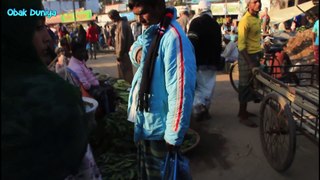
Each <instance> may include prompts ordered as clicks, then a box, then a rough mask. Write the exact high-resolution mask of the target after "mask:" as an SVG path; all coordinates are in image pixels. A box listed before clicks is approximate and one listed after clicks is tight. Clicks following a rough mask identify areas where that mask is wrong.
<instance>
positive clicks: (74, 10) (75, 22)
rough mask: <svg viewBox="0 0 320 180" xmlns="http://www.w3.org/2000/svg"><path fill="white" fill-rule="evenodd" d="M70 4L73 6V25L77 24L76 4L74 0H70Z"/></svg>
mask: <svg viewBox="0 0 320 180" xmlns="http://www.w3.org/2000/svg"><path fill="white" fill-rule="evenodd" d="M72 6H73V17H74V25H75V27H76V26H77V17H76V5H75V3H74V0H72Z"/></svg>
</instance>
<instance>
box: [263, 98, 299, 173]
mask: <svg viewBox="0 0 320 180" xmlns="http://www.w3.org/2000/svg"><path fill="white" fill-rule="evenodd" d="M260 139H261V143H262V149H263V153H264V155H265V156H266V158H267V160H268V162H269V164H270V165H271V166H272V168H273V169H275V170H276V171H278V172H284V171H285V170H287V169H288V168H289V167H290V166H291V164H292V161H293V158H294V155H295V150H296V134H295V123H294V120H293V116H292V113H291V110H290V106H289V104H287V103H286V100H285V99H284V98H283V97H281V96H280V95H277V94H276V93H270V94H268V95H267V96H266V97H265V98H264V99H263V102H262V104H261V107H260Z"/></svg>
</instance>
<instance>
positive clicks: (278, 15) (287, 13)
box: [269, 1, 315, 24]
mask: <svg viewBox="0 0 320 180" xmlns="http://www.w3.org/2000/svg"><path fill="white" fill-rule="evenodd" d="M314 6H315V5H314V4H313V2H312V1H308V2H305V3H302V4H299V5H296V6H293V7H289V8H285V9H280V10H272V11H270V12H269V16H270V19H271V21H270V23H271V24H277V23H281V22H284V21H287V20H289V19H292V18H293V17H295V16H298V15H300V14H302V13H304V12H306V11H308V10H309V9H311V8H313V7H314Z"/></svg>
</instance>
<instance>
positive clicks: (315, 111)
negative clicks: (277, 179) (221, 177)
mask: <svg viewBox="0 0 320 180" xmlns="http://www.w3.org/2000/svg"><path fill="white" fill-rule="evenodd" d="M270 68H287V70H288V68H291V70H292V69H293V68H296V71H292V72H291V73H290V77H291V78H288V79H291V80H288V79H287V80H286V81H281V80H279V79H277V78H275V75H274V74H268V73H266V72H264V71H263V70H261V69H259V68H255V69H253V74H254V78H253V81H255V83H254V84H255V86H256V92H257V93H258V94H259V95H261V96H262V97H263V100H262V103H261V106H260V138H261V143H262V147H263V152H264V155H265V156H266V158H267V160H268V162H269V164H270V165H271V166H272V167H273V168H274V169H275V170H277V171H279V172H283V171H285V170H287V169H288V168H289V167H290V166H291V164H292V162H293V159H294V155H295V149H296V135H299V134H303V135H306V136H307V137H308V138H310V139H311V140H312V141H313V142H315V144H319V85H318V84H317V83H316V82H315V81H316V80H315V68H316V67H315V66H314V65H300V66H292V67H270ZM297 69H298V70H297ZM292 77H294V78H292ZM292 79H295V80H292ZM297 80H298V81H297Z"/></svg>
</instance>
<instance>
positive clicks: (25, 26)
mask: <svg viewBox="0 0 320 180" xmlns="http://www.w3.org/2000/svg"><path fill="white" fill-rule="evenodd" d="M13 7H14V8H15V9H27V10H28V11H29V10H30V9H42V8H43V6H42V3H41V1H40V0H32V1H26V0H14V1H13V0H2V1H1V12H7V11H8V9H11V8H13ZM42 19H43V17H39V16H29V15H27V16H9V15H8V14H7V13H3V15H2V16H1V21H2V24H3V26H2V27H1V49H2V53H1V57H2V58H1V63H2V64H3V63H6V64H12V65H13V64H20V63H21V62H40V63H42V62H41V60H40V58H39V57H38V55H37V52H36V48H35V46H34V45H33V43H32V39H33V36H34V33H35V31H36V27H37V25H38V23H39V21H40V20H42ZM9 27H10V28H9ZM17 51H18V52H19V53H17ZM3 67H4V66H2V69H5V71H9V69H10V68H3Z"/></svg>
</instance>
